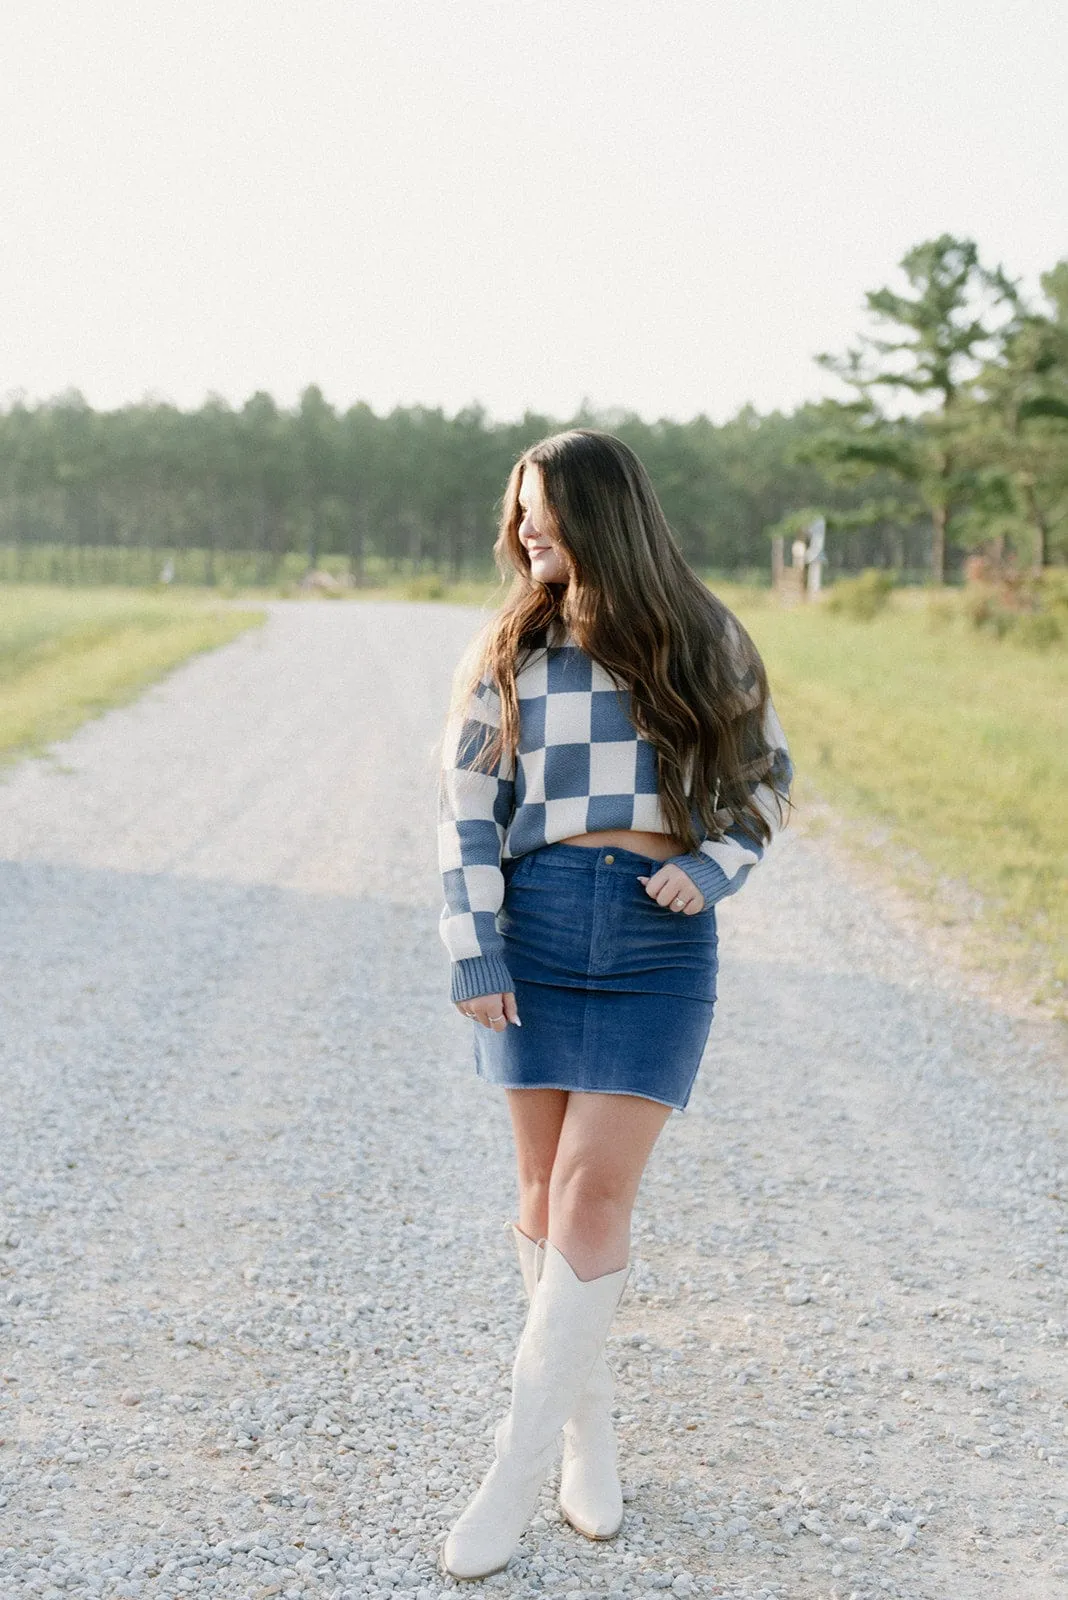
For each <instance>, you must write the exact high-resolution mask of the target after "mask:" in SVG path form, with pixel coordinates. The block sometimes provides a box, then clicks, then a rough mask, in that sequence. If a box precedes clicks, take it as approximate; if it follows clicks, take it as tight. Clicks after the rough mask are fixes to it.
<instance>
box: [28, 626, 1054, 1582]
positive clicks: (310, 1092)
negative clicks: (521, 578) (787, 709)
mask: <svg viewBox="0 0 1068 1600" xmlns="http://www.w3.org/2000/svg"><path fill="white" fill-rule="evenodd" d="M269 609H270V613H271V615H270V620H269V622H268V624H267V626H266V628H265V629H263V630H260V631H258V632H255V633H253V634H251V635H245V636H243V637H242V638H240V639H238V640H236V641H235V642H233V643H232V644H230V645H228V646H226V647H225V648H224V649H222V650H220V651H218V652H215V653H213V654H211V655H209V656H203V657H199V658H197V659H196V660H194V661H191V662H189V663H187V664H186V665H185V666H184V667H182V668H180V669H179V670H178V671H176V672H175V673H174V674H172V675H171V676H170V677H169V678H168V679H167V680H166V681H165V682H164V683H162V684H160V685H157V686H156V687H155V688H153V689H151V690H150V691H148V692H147V693H146V694H145V695H144V696H143V697H142V698H141V699H140V700H139V701H138V702H137V703H136V704H134V705H132V706H128V707H125V708H121V709H118V710H115V711H112V712H110V713H108V714H107V715H106V716H104V717H102V718H100V719H99V720H97V721H95V722H93V723H91V724H88V725H86V726H85V727H83V728H82V729H81V730H79V732H78V733H77V734H76V735H75V736H74V737H73V738H71V739H69V740H67V741H66V742H65V743H63V744H62V745H59V746H57V747H56V748H55V749H54V751H53V752H52V753H51V754H50V755H49V756H47V757H45V758H39V759H34V760H30V761H26V762H23V763H22V764H21V765H20V766H19V767H17V768H16V769H14V771H13V772H12V773H11V774H10V775H9V776H8V778H7V781H6V782H4V783H3V784H0V857H2V859H0V969H2V970H0V984H2V987H0V993H2V996H3V999H2V1002H0V1007H2V1029H0V1071H2V1080H0V1081H2V1085H3V1115H2V1119H0V1596H2V1597H3V1600H14V1597H19V1600H21V1597H22V1596H46V1597H58V1596H60V1595H63V1596H86V1597H88V1596H94V1597H95V1596H101V1597H107V1600H111V1597H119V1596H146V1597H147V1596H152V1597H171V1596H175V1597H176V1596H184V1595H194V1596H198V1597H199V1596H212V1595H217V1596H226V1597H238V1596H240V1597H249V1600H252V1597H261V1596H268V1595H270V1596H275V1595H278V1596H282V1597H285V1600H295V1597H297V1596H302V1597H303V1596H316V1597H333V1600H342V1597H356V1596H359V1597H361V1600H363V1597H374V1596H391V1597H401V1596H409V1597H411V1600H427V1597H431V1596H437V1595H440V1594H442V1593H444V1592H446V1591H451V1590H453V1589H454V1588H457V1587H459V1586H458V1585H455V1584H454V1583H453V1582H452V1580H449V1579H446V1578H444V1577H442V1576H441V1575H440V1573H439V1572H438V1570H437V1567H436V1557H437V1547H438V1545H439V1544H440V1542H441V1540H442V1539H443V1538H444V1535H445V1533H446V1531H447V1529H448V1527H449V1525H450V1523H451V1521H452V1519H453V1518H454V1516H455V1515H456V1514H457V1513H458V1512H459V1510H460V1509H461V1508H462V1506H463V1505H464V1503H465V1502H466V1499H467V1497H468V1496H469V1494H470V1493H471V1491H472V1490H473V1488H474V1486H475V1484H476V1483H477V1482H478V1479H479V1477H480V1476H481V1474H482V1472H483V1471H484V1469H485V1467H486V1466H487V1465H488V1462H489V1459H490V1457H491V1453H492V1428H493V1424H494V1422H495V1421H496V1420H497V1418H498V1416H499V1415H500V1413H501V1410H502V1408H503V1406H504V1404H505V1403H506V1398H507V1377H508V1369H509V1366H510V1361H511V1355H512V1352H513V1349H514V1345H515V1340H516V1337H517V1335H518V1332H519V1329H520V1327H521V1319H522V1316H523V1311H524V1305H525V1302H524V1299H523V1294H522V1289H521V1284H520V1279H519V1273H518V1268H517V1265H516V1262H515V1259H514V1254H513V1252H512V1247H511V1245H510V1244H509V1242H508V1239H507V1236H506V1235H505V1233H504V1231H503V1229H502V1226H501V1224H502V1222H503V1220H504V1219H505V1218H507V1217H510V1216H512V1215H514V1203H515V1199H514V1178H513V1170H512V1146H511V1136H510V1131H509V1125H508V1118H507V1112H506V1108H505V1104H504V1099H503V1096H501V1095H500V1094H499V1093H498V1092H497V1091H495V1090H492V1089H490V1088H488V1087H487V1086H485V1085H483V1084H482V1083H480V1082H479V1080H478V1079H477V1078H476V1077H475V1074H474V1069H473V1066H472V1064H471V1060H470V1035H469V1031H468V1029H469V1024H467V1023H466V1022H464V1020H463V1019H461V1018H460V1017H459V1016H458V1015H457V1013H456V1012H455V1011H454V1010H453V1008H452V1007H451V1006H450V1005H449V1003H448V1000H447V963H446V957H445V952H444V948H443V947H442V945H441V943H440V940H439V939H438V935H437V926H436V922H437V913H438V908H439V904H440V900H439V890H438V883H437V877H436V870H435V863H434V815H433V777H434V767H435V759H434V744H435V741H436V738H437V735H438V731H439V727H440V721H441V715H442V712H443V708H444V698H445V694H446V690H447V677H448V671H449V668H450V667H451V664H452V662H453V661H454V660H455V658H456V657H457V655H458V654H459V651H460V649H461V646H462V644H463V642H464V641H465V640H466V639H467V638H468V637H469V635H470V634H471V632H472V631H473V630H474V627H475V626H476V623H477V619H478V618H477V613H476V612H474V611H473V610H470V609H465V608H460V607H448V606H439V605H429V604H428V605H405V604H400V603H397V604H378V605H375V604H371V603H369V602H368V603H362V602H361V603H351V604H336V605H329V604H326V603H319V604H312V603H304V604H301V603H286V602H278V603H272V604H271V606H270V608H269ZM720 926H721V936H722V947H721V953H722V967H721V974H720V1000H719V1007H718V1016H717V1019H716V1022H715V1024H714V1026H713V1030H712V1036H711V1039H710V1042H709V1048H708V1052H707V1055H706V1059H705V1062H704V1064H703V1066H702V1069H701V1074H700V1076H699V1078H698V1081H697V1085H696V1087H695V1090H694V1093H693V1097H692V1099H691V1102H690V1107H689V1110H688V1111H687V1112H686V1113H685V1114H683V1115H677V1116H674V1117H672V1118H671V1120H670V1121H669V1123H668V1125H667V1127H666V1128H665V1130H664V1133H663V1135H662V1137H661V1140H660V1142H659V1144H658V1146H657V1148H656V1150H655V1151H654V1153H653V1157H652V1159H651V1162H650V1165H649V1168H648V1171H647V1174H646V1178H645V1181H644V1183H643V1187H642V1191H641V1194H640V1196H639V1201H638V1208H637V1211H636V1214H635V1226H634V1254H633V1260H634V1273H633V1276H632V1278H631V1282H630V1286H629V1288H628V1290H627V1293H626V1295H625V1297H624V1301H623V1304H622V1306H621V1308H620V1311H619V1314H618V1317H617V1320H616V1323H615V1325H614V1328H613V1333H612V1336H611V1339H610V1346H609V1354H610V1359H611V1361H612V1363H613V1366H614V1368H615V1371H616V1373H617V1379H618V1395H617V1416H618V1427H619V1432H620V1437H621V1457H622V1463H623V1473H624V1481H625V1485H626V1497H627V1515H626V1519H625V1523H624V1528H623V1532H622V1533H621V1535H620V1537H619V1538H618V1539H616V1540H614V1541H612V1542H611V1543H606V1544H603V1545H599V1544H594V1543H591V1542H588V1541H586V1540H584V1539H582V1538H581V1537H579V1536H578V1535H576V1534H575V1533H574V1532H573V1531H572V1530H571V1529H569V1528H568V1527H567V1526H566V1525H562V1524H561V1523H560V1521H559V1518H558V1515H557V1513H556V1510H555V1507H554V1495H555V1483H554V1482H553V1481H550V1483H549V1484H548V1485H547V1487H546V1490H545V1492H544V1494H543V1496H542V1500H541V1505H540V1510H539V1514H538V1515H537V1517H536V1518H535V1521H534V1523H533V1524H532V1526H531V1528H530V1530H529V1531H528V1533H527V1534H526V1535H525V1537H524V1539H523V1541H522V1543H521V1546H520V1549H519V1552H518V1553H517V1555H516V1557H515V1558H514V1559H513V1561H512V1563H511V1565H510V1566H509V1568H508V1570H507V1571H506V1572H505V1573H503V1574H499V1575H497V1576H496V1577H494V1578H492V1579H490V1580H487V1582H486V1584H485V1587H486V1588H487V1589H489V1590H491V1591H492V1590H499V1591H500V1592H501V1593H503V1594H507V1595H517V1596H518V1595H523V1596H526V1595H541V1594H547V1595H551V1596H559V1597H569V1600H579V1597H582V1600H586V1597H588V1596H591V1595H596V1596H598V1597H607V1600H622V1597H632V1596H640V1595H643V1594H654V1593H662V1594H665V1595H674V1596H680V1597H684V1596H709V1595H722V1596H727V1597H736V1600H743V1597H744V1600H758V1597H760V1600H773V1597H774V1600H794V1597H812V1600H816V1597H824V1600H831V1597H838V1600H861V1597H864V1600H867V1597H876V1596H883V1595H892V1596H900V1597H902V1600H946V1597H947V1596H948V1595H952V1596H953V1597H954V1600H971V1597H973V1596H974V1597H976V1600H978V1597H983V1600H993V1597H1003V1596H1004V1597H1006V1600H1007V1597H1010V1596H1011V1597H1016V1596H1019V1595H1020V1594H1026V1595H1027V1596H1028V1597H1029V1600H1040V1597H1044V1596H1054V1595H1063V1594H1065V1593H1068V1482H1066V1474H1065V1467H1066V1464H1068V1360H1066V1352H1065V1343H1066V1337H1068V1309H1066V1304H1065V1273H1064V1266H1065V1245H1066V1226H1068V1155H1066V1145H1065V1140H1064V1131H1065V1101H1066V1089H1065V1083H1066V1079H1065V1075H1064V1071H1063V1057H1062V1056H1061V1055H1060V1054H1059V1053H1058V1037H1057V1034H1056V1033H1055V1031H1054V1025H1052V1024H1048V1023H1035V1022H1028V1021H1026V1020H1024V1019H1022V1018H1021V1017H1019V1016H1016V1015H1014V1014H1012V1013H1011V1012H1010V1011H1009V1010H1007V1009H1006V1008H1005V1007H1004V1006H1001V1005H1000V1004H998V1003H997V1002H996V1000H995V999H994V998H992V997H991V996H990V995H988V994H984V992H983V989H982V986H981V984H980V983H978V981H977V980H974V979H970V978H966V977H965V976H964V975H963V974H962V973H960V972H958V971H957V970H955V969H954V968H953V966H952V964H950V963H947V962H946V961H945V960H944V959H942V958H939V959H938V960H937V961H936V960H935V959H934V957H933V954H932V950H933V947H932V946H929V945H928V944H926V943H925V942H924V939H923V937H922V935H921V934H919V933H917V931H916V929H915V927H911V928H906V927H905V925H904V924H903V922H902V920H901V918H900V917H899V916H898V915H897V914H896V912H895V911H894V909H893V908H892V907H891V906H890V905H889V903H888V902H886V901H885V900H883V899H881V898H880V897H879V896H878V895H876V894H874V893H873V891H872V888H871V885H870V884H868V883H866V882H865V881H864V880H863V877H862V875H861V874H860V873H859V872H858V871H857V870H856V869H854V868H852V867H850V866H849V865H848V864H847V862H846V861H845V859H844V857H842V856H841V855H840V854H839V853H837V850H836V847H835V846H834V845H833V843H831V842H830V841H829V840H828V839H827V838H825V837H820V836H819V834H818V833H817V832H816V831H815V830H814V829H811V828H808V827H806V824H805V823H804V821H803V820H801V821H800V822H799V823H797V824H796V825H793V826H791V828H790V829H789V830H788V831H787V834H786V836H785V837H784V838H783V839H782V840H781V842H780V843H779V844H777V845H776V847H775V849H774V851H773V852H772V853H771V856H770V857H769V861H768V863H767V865H766V866H765V867H764V868H762V869H761V871H759V872H758V873H756V874H755V875H754V877H753V878H752V880H751V881H750V883H749V884H748V885H747V886H746V888H745V890H744V891H743V892H742V894H740V895H739V896H738V897H737V898H736V899H733V900H731V901H729V902H727V903H726V904H725V905H724V906H723V907H722V909H721V914H720Z"/></svg>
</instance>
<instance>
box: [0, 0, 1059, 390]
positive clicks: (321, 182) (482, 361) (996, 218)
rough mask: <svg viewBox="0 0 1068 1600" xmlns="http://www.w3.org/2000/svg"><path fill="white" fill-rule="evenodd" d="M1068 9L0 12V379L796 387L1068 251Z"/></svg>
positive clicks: (264, 2) (314, 2)
mask: <svg viewBox="0 0 1068 1600" xmlns="http://www.w3.org/2000/svg"><path fill="white" fill-rule="evenodd" d="M1066 63H1068V4H1066V3H1065V0H1016V3H1014V0H879V3H878V4H876V3H874V0H737V3H734V0H698V3H691V0H659V3H656V4H654V3H651V0H649V3H641V4H637V3H633V0H612V3H605V0H549V3H541V0H522V3H520V0H514V3H513V0H501V3H492V0H381V3H377V0H376V3H370V0H286V3H282V0H46V3H42V0H3V4H2V6H0V73H2V75H3V80H4V81H3V84H2V94H0V140H2V153H3V154H2V162H0V194H2V196H3V212H4V216H3V248H2V250H0V396H3V395H7V396H10V395H11V394H12V393H13V392H15V391H24V392H25V393H26V395H27V396H28V398H30V399H31V400H33V399H39V398H43V397H47V396H50V395H54V394H57V393H58V392H60V391H61V390H63V389H66V388H68V387H76V388H79V389H81V390H82V392H83V393H84V394H85V395H86V397H87V398H88V399H89V400H90V402H91V403H93V404H94V405H97V406H116V405H121V404H122V403H124V402H126V401H130V400H137V399H140V398H142V397H143V396H145V395H146V394H153V395H158V396H162V397H166V398H168V399H170V400H173V401H175V402H177V403H178V404H180V405H183V406H192V405H196V404H199V403H200V402H201V401H202V400H203V398H204V397H205V395H206V394H207V393H208V392H209V391H215V392H217V393H220V394H222V395H225V396H226V397H227V398H228V399H229V400H231V401H233V402H234V403H240V402H241V401H243V400H244V399H245V398H247V396H248V395H249V394H251V393H252V392H253V391H255V390H256V389H267V390H269V391H270V392H271V393H273V394H274V395H275V396H276V398H277V399H278V400H279V401H281V402H282V403H284V404H287V405H288V404H292V402H293V401H294V400H295V398H296V397H297V395H298V394H299V392H300V390H301V389H302V388H303V387H304V386H305V385H306V384H307V383H310V382H317V383H319V384H320V385H321V386H322V388H323V390H324V391H325V393H326V395H327V397H328V398H329V399H330V400H332V401H333V402H334V403H335V404H338V405H341V406H345V405H348V404H351V403H352V402H353V401H355V400H365V401H367V402H368V403H369V404H371V405H372V406H374V408H375V409H376V410H377V411H384V410H388V409H389V408H391V407H392V406H394V405H397V404H401V405H409V404H414V403H420V404H423V405H428V406H438V405H440V406H443V407H444V408H445V410H446V411H447V412H449V413H450V414H451V413H453V412H455V411H456V410H457V409H459V408H460V407H462V406H465V405H468V404H470V403H472V402H476V401H478V402H481V403H482V404H483V405H484V406H485V407H486V408H487V410H488V411H489V413H490V416H491V417H493V418H497V419H502V420H503V419H505V418H512V417H517V416H519V415H521V414H522V412H523V411H524V410H525V409H527V408H531V409H535V410H539V411H543V412H547V413H549V414H550V415H552V416H554V417H566V416H567V415H569V414H571V413H573V411H574V410H575V409H576V408H577V407H578V405H579V404H580V402H581V401H582V400H583V398H586V399H587V400H588V401H589V402H590V403H591V404H592V405H594V406H596V407H599V408H601V407H622V408H625V409H628V410H633V411H637V412H638V413H640V414H641V415H642V416H644V417H646V418H648V419H650V420H651V419H653V418H656V417H660V416H668V417H675V418H687V417H691V416H694V415H695V414H697V413H698V412H705V413H706V414H708V415H709V416H711V417H713V418H714V419H716V420H717V421H718V420H722V419H723V418H725V417H727V416H729V415H731V414H733V413H734V412H735V411H736V410H737V409H738V407H739V406H741V405H743V404H744V403H745V402H747V401H751V402H752V403H753V404H755V405H756V406H757V407H758V408H760V409H761V410H768V409H771V408H773V407H783V408H789V407H791V406H793V405H794V404H795V403H796V402H798V401H799V400H801V399H804V398H807V397H813V396H816V395H819V394H820V393H828V392H835V384H834V380H833V379H831V378H830V377H828V376H826V375H824V374H823V373H822V372H821V371H820V369H818V368H817V367H816V366H814V364H813V361H812V357H813V354H814V353H815V352H817V351H819V350H821V349H831V350H840V349H842V348H843V346H844V345H845V344H846V343H847V342H848V341H849V340H850V338H851V337H852V336H853V335H854V334H855V332H856V331H857V330H858V328H860V327H861V326H862V323H863V317H862V307H863V292H864V290H865V289H871V288H876V287H878V286H879V285H880V284H882V283H885V282H895V281H897V275H896V272H895V264H896V263H897V262H898V261H899V260H900V258H901V256H902V255H903V254H904V252H905V251H906V250H907V249H908V248H909V247H910V246H911V245H913V244H915V243H917V242H919V241H920V240H922V239H924V238H929V237H932V236H934V235H936V234H938V233H941V232H945V231H948V232H953V233H958V234H967V235H970V236H971V237H973V238H975V239H976V240H977V241H978V243H979V245H980V248H981V251H982V253H983V255H984V258H986V259H987V260H989V261H990V262H991V263H996V262H999V261H1000V262H1002V263H1004V265H1005V266H1006V268H1007V269H1009V270H1010V271H1011V272H1012V273H1014V274H1018V275H1022V276H1023V277H1024V279H1025V282H1026V283H1028V284H1029V285H1031V286H1037V277H1038V274H1039V273H1040V272H1041V271H1044V270H1046V269H1047V268H1048V267H1050V266H1052V265H1053V264H1054V262H1055V261H1056V260H1058V259H1059V258H1061V257H1065V256H1068V182H1066V181H1065V173H1066V160H1065V157H1066V152H1068V74H1066Z"/></svg>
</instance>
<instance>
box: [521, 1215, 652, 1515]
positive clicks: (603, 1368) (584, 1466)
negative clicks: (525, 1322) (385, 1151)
mask: <svg viewBox="0 0 1068 1600" xmlns="http://www.w3.org/2000/svg"><path fill="white" fill-rule="evenodd" d="M505 1227H507V1228H511V1230H512V1234H513V1237H514V1239H515V1247H516V1252H517V1254H518V1256H519V1270H520V1271H521V1272H522V1274H523V1284H524V1287H525V1288H526V1291H527V1298H528V1299H529V1298H530V1296H531V1295H532V1294H533V1293H534V1282H535V1278H534V1258H535V1253H536V1251H537V1248H538V1247H537V1245H536V1244H535V1243H534V1240H533V1239H530V1238H528V1237H527V1235H526V1234H525V1233H524V1232H523V1231H522V1229H521V1228H519V1227H518V1226H517V1224H516V1223H514V1222H507V1223H505ZM614 1398H615V1382H614V1380H613V1378H612V1372H611V1369H610V1367H609V1365H608V1362H607V1361H606V1360H605V1356H604V1351H603V1350H601V1351H600V1352H599V1353H598V1356H597V1359H596V1361H595V1362H594V1364H593V1371H592V1372H591V1373H590V1376H589V1378H588V1379H587V1382H586V1387H585V1389H583V1391H582V1394H581V1395H580V1396H579V1399H578V1402H577V1404H576V1405H575V1409H574V1410H573V1411H572V1413H571V1415H570V1417H569V1418H568V1420H567V1421H566V1422H565V1423H564V1458H563V1461H562V1463H561V1465H560V1510H561V1511H562V1512H563V1514H564V1516H565V1517H566V1518H567V1520H568V1522H570V1524H571V1526H572V1527H573V1528H575V1529H576V1530H577V1531H578V1532H579V1533H584V1534H585V1535H586V1537H587V1539H611V1538H613V1537H614V1536H615V1535H616V1534H617V1533H618V1532H619V1530H620V1528H621V1527H622V1525H623V1490H622V1487H621V1485H620V1482H619V1466H618V1451H617V1446H616V1431H615V1428H614V1427H613V1426H612V1401H613V1399H614Z"/></svg>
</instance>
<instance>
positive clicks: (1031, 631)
mask: <svg viewBox="0 0 1068 1600" xmlns="http://www.w3.org/2000/svg"><path fill="white" fill-rule="evenodd" d="M1012 636H1013V638H1014V639H1015V640H1016V642H1017V643H1018V644H1025V645H1027V647H1028V648H1029V649H1031V650H1048V649H1049V647H1050V645H1051V644H1059V643H1060V641H1061V639H1063V637H1064V632H1063V630H1062V628H1061V624H1060V622H1059V621H1058V619H1057V617H1056V616H1055V615H1054V613H1053V612H1052V611H1034V612H1032V613H1031V615H1030V616H1026V617H1021V618H1020V619H1019V621H1018V622H1017V623H1016V626H1015V627H1014V628H1013V630H1012Z"/></svg>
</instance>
